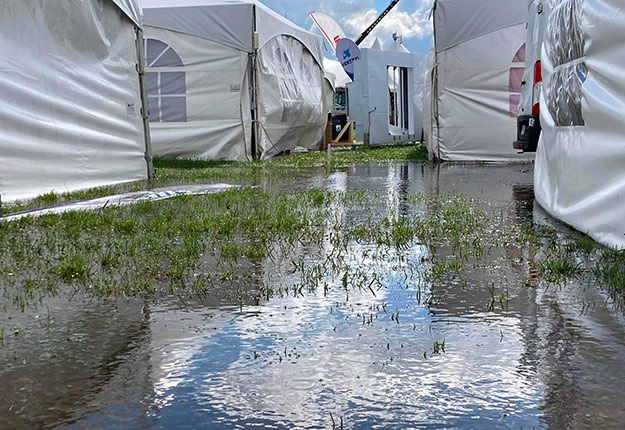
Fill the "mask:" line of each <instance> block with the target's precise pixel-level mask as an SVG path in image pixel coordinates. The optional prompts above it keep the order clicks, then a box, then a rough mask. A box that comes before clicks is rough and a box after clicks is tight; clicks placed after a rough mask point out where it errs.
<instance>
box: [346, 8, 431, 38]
mask: <svg viewBox="0 0 625 430" xmlns="http://www.w3.org/2000/svg"><path fill="white" fill-rule="evenodd" d="M429 13H430V12H429V8H420V9H417V10H415V11H414V12H407V11H402V10H397V9H395V10H393V11H391V12H390V13H389V14H388V15H387V16H386V17H385V18H384V20H382V22H380V24H379V25H378V26H377V27H376V29H375V30H374V31H373V33H371V35H370V36H369V38H368V39H367V42H368V43H367V44H371V43H373V40H375V38H376V37H379V38H380V39H381V40H383V41H385V42H387V43H385V44H386V45H388V41H389V40H390V38H391V36H392V34H393V33H397V34H398V35H400V36H402V37H403V38H404V40H407V39H413V38H416V39H423V38H425V37H427V36H429V35H430V34H431V33H432V23H431V21H430V20H429V19H428V17H429ZM377 16H378V11H376V10H375V9H369V10H367V11H363V12H359V13H356V14H353V15H352V16H348V17H346V18H344V19H343V24H344V26H345V31H346V32H347V33H348V34H354V35H358V34H360V33H361V32H362V31H363V30H364V29H366V28H367V27H368V26H369V25H371V23H372V22H373V21H374V20H375V19H376V18H377Z"/></svg>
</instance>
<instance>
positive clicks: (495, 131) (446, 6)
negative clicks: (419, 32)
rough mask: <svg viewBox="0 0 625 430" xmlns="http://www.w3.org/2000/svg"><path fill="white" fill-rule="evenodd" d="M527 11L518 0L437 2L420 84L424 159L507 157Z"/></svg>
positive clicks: (513, 154)
mask: <svg viewBox="0 0 625 430" xmlns="http://www.w3.org/2000/svg"><path fill="white" fill-rule="evenodd" d="M526 21H527V10H526V5H525V4H524V2H521V1H519V0H437V1H436V2H435V9H434V33H435V44H436V45H435V47H433V48H432V51H431V53H430V59H429V61H428V64H429V65H428V68H427V70H426V82H425V90H424V102H423V103H424V105H426V107H425V108H424V110H425V111H426V112H427V114H428V117H427V118H426V120H425V125H426V127H425V134H426V137H427V140H428V150H429V153H430V157H431V158H435V159H440V160H449V161H508V160H519V159H523V158H528V157H531V155H523V156H519V155H517V153H516V151H515V150H514V149H513V147H512V142H513V141H514V140H515V138H516V113H517V110H518V103H519V99H520V87H521V81H522V73H523V68H524V62H523V61H521V58H523V59H524V57H522V55H521V53H523V52H524V43H525V39H526V24H525V22H526Z"/></svg>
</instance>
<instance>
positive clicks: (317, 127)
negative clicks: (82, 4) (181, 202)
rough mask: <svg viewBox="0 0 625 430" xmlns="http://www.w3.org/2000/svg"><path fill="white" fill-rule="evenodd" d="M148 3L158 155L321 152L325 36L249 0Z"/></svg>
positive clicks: (151, 90)
mask: <svg viewBox="0 0 625 430" xmlns="http://www.w3.org/2000/svg"><path fill="white" fill-rule="evenodd" d="M144 6H145V7H146V9H145V11H144V12H145V22H146V37H147V38H148V40H147V44H146V47H147V57H148V66H149V69H148V81H149V96H150V111H151V115H150V121H151V123H152V124H151V129H152V136H153V142H154V152H155V154H157V155H161V156H176V157H177V156H184V157H200V158H205V159H233V160H245V159H251V158H252V157H253V155H258V156H260V157H261V158H268V157H271V156H273V155H276V154H277V153H279V152H282V151H284V150H289V149H293V148H295V147H296V146H303V147H306V148H309V149H315V148H316V147H317V146H318V142H319V141H320V140H321V136H322V134H323V130H324V125H325V108H324V95H323V92H324V90H323V84H324V82H323V42H322V39H321V37H319V36H316V35H314V34H312V33H309V32H307V31H305V30H303V29H301V28H299V27H297V26H296V25H295V24H293V23H292V22H290V21H288V20H287V19H285V18H283V17H281V16H280V15H278V14H276V13H275V12H273V11H271V10H270V9H268V8H267V7H265V6H263V5H262V4H260V3H258V2H256V1H253V0H230V1H227V0H218V1H209V0H184V1H176V0H169V1H165V2H163V1H156V0H146V1H144Z"/></svg>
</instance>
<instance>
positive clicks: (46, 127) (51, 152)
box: [0, 0, 151, 201]
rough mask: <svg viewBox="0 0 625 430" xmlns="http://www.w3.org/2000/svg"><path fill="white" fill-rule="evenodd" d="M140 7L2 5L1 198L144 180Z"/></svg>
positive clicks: (134, 2)
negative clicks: (139, 39)
mask: <svg viewBox="0 0 625 430" xmlns="http://www.w3.org/2000/svg"><path fill="white" fill-rule="evenodd" d="M140 11H141V9H140V7H139V4H138V0H106V1H102V0H83V1H80V2H77V1H75V0H55V1H53V2H52V1H49V0H20V1H2V2H0V52H2V55H0V195H1V197H2V200H3V201H11V200H16V199H24V198H32V197H35V196H37V195H39V194H42V193H47V192H50V191H55V192H66V191H73V190H77V189H83V188H89V187H96V186H102V185H106V184H114V183H120V182H125V181H132V180H137V179H142V178H146V176H147V172H148V168H147V167H146V156H145V154H144V152H145V151H146V147H147V148H149V144H148V145H147V146H146V136H148V137H149V133H146V131H145V129H144V127H145V128H147V123H144V121H143V118H142V115H141V106H142V96H141V91H140V78H139V76H140V75H139V73H138V71H137V63H138V62H139V59H138V53H140V52H141V49H138V48H140V44H137V43H136V40H137V32H139V38H140V37H141V36H140V32H141V30H140V28H141V13H140ZM147 158H148V160H149V154H148V157H147ZM149 163H151V161H150V162H149ZM149 163H148V164H149Z"/></svg>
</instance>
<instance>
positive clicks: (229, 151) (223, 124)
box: [144, 26, 251, 160]
mask: <svg viewBox="0 0 625 430" xmlns="http://www.w3.org/2000/svg"><path fill="white" fill-rule="evenodd" d="M144 32H145V34H144V35H145V38H146V40H147V41H148V43H149V42H150V40H157V41H160V42H163V43H164V44H165V45H167V46H169V47H170V49H172V50H173V51H174V52H175V53H176V54H177V55H178V56H179V57H180V59H181V61H182V64H183V67H182V68H179V67H153V65H151V63H153V60H152V61H150V60H151V58H148V67H147V69H146V72H147V76H148V84H149V83H150V81H151V79H150V78H151V77H152V76H153V75H154V74H156V73H163V72H164V73H176V72H180V71H182V72H183V73H184V80H185V92H184V95H185V98H186V120H185V121H178V122H168V121H166V122H161V121H154V115H152V117H151V122H150V130H151V134H152V150H153V152H154V154H155V155H156V156H160V157H179V156H185V157H192V158H202V159H215V160H220V159H230V160H247V159H251V154H250V153H249V151H248V153H247V154H246V146H245V144H244V142H245V139H244V128H243V125H242V124H243V122H242V106H243V102H242V97H243V94H244V93H245V89H246V88H247V86H246V84H245V75H246V71H247V63H248V55H247V54H246V53H245V52H241V51H240V50H238V49H235V48H231V47H229V46H227V45H223V44H219V43H216V42H212V41H209V40H206V39H202V38H199V37H195V36H191V35H189V34H185V33H179V32H176V31H171V30H164V29H160V28H155V27H150V26H146V27H145V30H144ZM148 49H149V48H148ZM155 92H158V90H155V88H153V86H150V85H148V98H149V99H150V100H153V99H154V98H153V97H152V96H153V95H154V93H155ZM248 106H249V104H248ZM153 110H154V109H152V107H151V111H153ZM152 113H153V112H152Z"/></svg>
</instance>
